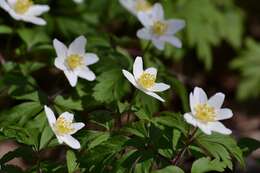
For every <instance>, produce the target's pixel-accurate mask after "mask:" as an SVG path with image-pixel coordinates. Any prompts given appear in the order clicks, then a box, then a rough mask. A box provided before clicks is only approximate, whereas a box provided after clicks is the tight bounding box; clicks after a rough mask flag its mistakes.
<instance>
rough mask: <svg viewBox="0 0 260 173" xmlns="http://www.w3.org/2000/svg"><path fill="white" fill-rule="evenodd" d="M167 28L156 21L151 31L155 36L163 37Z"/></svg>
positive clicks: (164, 24)
mask: <svg viewBox="0 0 260 173" xmlns="http://www.w3.org/2000/svg"><path fill="white" fill-rule="evenodd" d="M167 28H168V25H167V24H166V23H163V22H161V21H157V22H155V23H154V24H153V26H152V31H153V33H154V34H155V35H158V36H160V35H163V34H165V32H166V30H167Z"/></svg>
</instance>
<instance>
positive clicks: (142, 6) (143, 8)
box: [135, 0, 152, 12]
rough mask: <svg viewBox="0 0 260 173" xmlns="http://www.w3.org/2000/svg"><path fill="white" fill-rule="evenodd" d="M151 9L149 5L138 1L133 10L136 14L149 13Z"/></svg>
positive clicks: (140, 0)
mask: <svg viewBox="0 0 260 173" xmlns="http://www.w3.org/2000/svg"><path fill="white" fill-rule="evenodd" d="M151 8H152V6H151V4H150V3H149V2H147V1H142V0H138V1H137V2H136V5H135V9H136V11H137V12H141V11H144V12H145V11H149V10H150V9H151Z"/></svg>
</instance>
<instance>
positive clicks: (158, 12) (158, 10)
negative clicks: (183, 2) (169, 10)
mask: <svg viewBox="0 0 260 173" xmlns="http://www.w3.org/2000/svg"><path fill="white" fill-rule="evenodd" d="M152 18H153V20H155V21H160V20H164V11H163V7H162V5H161V4H160V3H156V4H154V6H153V10H152Z"/></svg>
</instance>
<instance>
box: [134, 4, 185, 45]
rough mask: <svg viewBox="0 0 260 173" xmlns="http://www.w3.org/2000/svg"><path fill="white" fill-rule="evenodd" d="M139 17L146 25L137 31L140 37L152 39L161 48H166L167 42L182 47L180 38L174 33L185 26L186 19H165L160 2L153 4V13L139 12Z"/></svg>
mask: <svg viewBox="0 0 260 173" xmlns="http://www.w3.org/2000/svg"><path fill="white" fill-rule="evenodd" d="M138 19H139V20H140V21H141V23H142V24H143V26H144V28H142V29H140V30H138V31H137V37H138V38H140V39H144V40H151V41H152V43H153V44H154V46H155V47H156V48H158V49H159V50H163V49H164V45H165V42H167V43H170V44H171V45H173V46H175V47H177V48H180V47H182V43H181V41H180V39H178V38H177V37H176V36H174V34H175V33H177V32H178V31H179V30H181V29H183V28H184V27H185V21H184V20H175V19H170V20H165V19H164V11H163V7H162V5H161V4H160V3H156V4H155V5H154V6H153V8H152V12H151V14H146V13H143V12H139V13H138Z"/></svg>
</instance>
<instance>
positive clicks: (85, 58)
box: [53, 36, 99, 87]
mask: <svg viewBox="0 0 260 173" xmlns="http://www.w3.org/2000/svg"><path fill="white" fill-rule="evenodd" d="M86 43H87V40H86V38H85V37H84V36H80V37H78V38H76V39H75V40H74V41H73V42H72V43H71V44H70V45H69V48H67V47H66V46H65V45H64V44H63V43H62V42H60V41H59V40H57V39H54V41H53V45H54V48H55V50H56V54H57V58H56V59H55V62H54V64H55V66H56V67H57V68H59V69H60V70H63V72H64V74H65V76H66V77H67V79H68V80H69V83H70V85H71V86H72V87H74V86H76V84H77V81H78V77H81V78H83V79H86V80H89V81H93V80H95V79H96V75H95V74H94V73H93V72H92V71H91V70H90V69H89V68H88V66H89V65H91V64H94V63H96V62H97V61H98V60H99V58H98V56H97V55H96V54H94V53H85V46H86Z"/></svg>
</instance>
